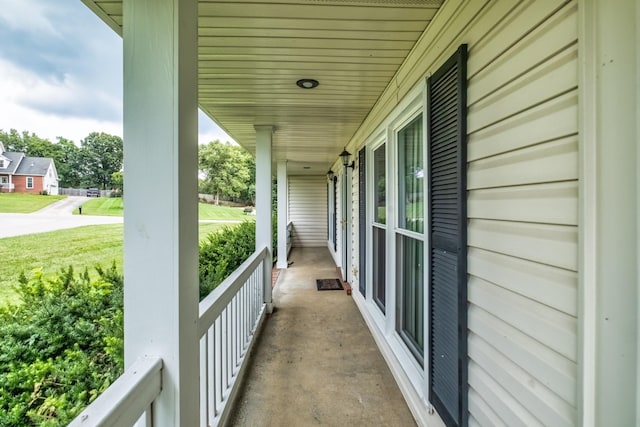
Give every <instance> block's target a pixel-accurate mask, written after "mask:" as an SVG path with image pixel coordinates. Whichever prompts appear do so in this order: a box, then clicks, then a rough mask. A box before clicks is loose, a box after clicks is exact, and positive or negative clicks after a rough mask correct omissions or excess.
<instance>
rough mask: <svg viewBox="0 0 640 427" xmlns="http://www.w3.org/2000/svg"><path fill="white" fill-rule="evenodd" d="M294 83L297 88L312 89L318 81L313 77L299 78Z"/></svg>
mask: <svg viewBox="0 0 640 427" xmlns="http://www.w3.org/2000/svg"><path fill="white" fill-rule="evenodd" d="M296 84H297V85H298V87H299V88H302V89H313V88H315V87H318V85H319V84H320V83H319V82H318V81H317V80H314V79H300V80H298V81H297V82H296Z"/></svg>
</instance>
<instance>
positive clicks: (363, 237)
mask: <svg viewBox="0 0 640 427" xmlns="http://www.w3.org/2000/svg"><path fill="white" fill-rule="evenodd" d="M365 155H366V148H363V149H362V150H360V152H359V153H358V190H359V194H358V214H359V218H358V228H359V232H358V234H359V240H360V248H359V249H358V254H359V256H360V267H359V268H360V275H359V276H358V277H359V280H358V284H359V288H360V294H361V295H362V296H363V297H366V296H367V295H366V293H367V284H366V279H367V276H366V272H367V170H366V164H367V163H366V161H365Z"/></svg>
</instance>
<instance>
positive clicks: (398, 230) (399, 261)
mask: <svg viewBox="0 0 640 427" xmlns="http://www.w3.org/2000/svg"><path fill="white" fill-rule="evenodd" d="M411 106H412V107H413V108H408V109H407V110H405V112H404V114H402V115H399V117H398V120H397V121H396V123H395V126H393V127H392V135H393V147H392V150H393V152H394V157H393V164H394V168H393V169H394V173H395V175H396V176H395V179H396V180H398V179H399V172H400V155H399V150H400V145H399V141H400V138H399V135H400V132H402V131H403V130H404V129H406V128H407V126H409V125H411V124H413V123H414V122H415V123H419V125H420V126H421V139H422V141H421V144H422V157H421V159H420V161H421V164H422V168H423V170H424V168H425V147H426V141H425V129H424V118H425V108H424V103H423V102H422V98H421V97H418V98H416V101H415V102H414V103H412V105H411ZM423 179H424V178H423ZM395 189H396V193H395V194H394V195H393V197H394V207H393V209H394V224H393V236H388V237H387V239H392V240H393V241H394V246H395V254H396V256H395V257H394V260H393V263H394V270H395V290H394V291H395V324H394V329H395V331H396V333H397V334H398V336H399V338H400V340H401V341H402V343H403V344H404V346H405V348H406V350H407V351H408V352H409V353H410V354H411V355H412V356H413V359H414V361H415V362H416V363H417V364H418V365H419V367H420V368H421V369H424V367H425V345H426V343H427V335H426V332H427V329H426V327H425V326H424V323H425V321H424V319H425V318H426V316H427V315H428V313H427V304H426V301H425V300H426V294H427V290H426V289H425V283H426V282H425V274H426V271H425V257H424V254H425V247H426V246H427V243H428V242H427V237H426V234H425V232H424V227H423V232H422V233H420V232H416V231H413V230H409V229H406V228H404V226H401V225H400V223H401V219H400V214H401V213H402V208H401V207H400V206H399V204H400V203H399V200H400V198H401V197H402V196H401V186H400V185H399V183H398V182H397V181H396V184H395ZM422 200H423V203H425V202H426V185H424V184H423V186H422ZM425 211H426V210H425V209H424V207H423V210H422V220H423V224H424V223H425V220H426V218H425ZM405 238H410V239H414V240H416V241H418V242H420V243H421V244H422V255H423V257H422V265H421V271H422V275H421V276H420V279H421V281H422V293H421V295H422V300H421V301H419V302H420V304H421V306H422V319H423V322H422V325H423V326H422V348H420V347H419V343H418V342H417V340H416V339H415V338H414V337H412V336H411V335H410V334H409V333H408V332H407V331H406V330H405V325H404V323H403V322H404V314H405V312H406V310H407V309H408V308H407V307H405V300H404V295H405V289H406V288H405V286H406V285H405V283H403V280H404V277H403V274H404V271H405V270H404V267H405V266H404V261H403V257H404V254H403V253H402V247H401V240H402V239H405Z"/></svg>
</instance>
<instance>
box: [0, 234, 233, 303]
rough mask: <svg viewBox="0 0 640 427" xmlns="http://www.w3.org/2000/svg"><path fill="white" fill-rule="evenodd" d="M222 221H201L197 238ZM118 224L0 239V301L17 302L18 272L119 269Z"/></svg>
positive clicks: (119, 243)
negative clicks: (15, 286) (99, 268)
mask: <svg viewBox="0 0 640 427" xmlns="http://www.w3.org/2000/svg"><path fill="white" fill-rule="evenodd" d="M224 225H226V224H224V223H202V224H200V227H199V233H200V240H202V239H204V238H205V237H206V236H207V234H209V233H211V232H213V231H215V230H217V229H218V228H220V227H223V226H224ZM122 241H123V226H122V224H109V225H91V226H85V227H78V228H72V229H68V230H58V231H52V232H48V233H39V234H30V235H25V236H17V237H7V238H4V239H0V259H1V260H2V262H0V304H4V303H5V302H18V301H17V297H16V294H15V291H14V290H13V288H12V285H15V284H17V283H18V277H19V275H20V272H22V271H24V273H25V274H26V275H27V277H29V276H30V275H31V274H32V273H33V272H34V271H38V270H40V271H42V272H43V273H44V275H45V277H47V276H52V275H54V274H55V273H57V272H58V271H60V269H61V268H66V267H68V266H69V265H72V266H73V269H74V271H76V272H81V271H84V269H85V268H86V269H88V270H89V272H90V273H91V274H96V273H95V269H94V268H93V267H94V266H95V265H97V264H101V265H103V266H105V267H108V266H110V265H111V264H112V263H113V262H114V261H115V263H116V265H117V266H118V268H119V269H122Z"/></svg>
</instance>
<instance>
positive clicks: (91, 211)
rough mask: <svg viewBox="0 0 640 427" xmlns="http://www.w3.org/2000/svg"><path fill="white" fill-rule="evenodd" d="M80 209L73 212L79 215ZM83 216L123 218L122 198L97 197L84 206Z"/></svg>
mask: <svg viewBox="0 0 640 427" xmlns="http://www.w3.org/2000/svg"><path fill="white" fill-rule="evenodd" d="M78 213H79V212H78V209H76V210H74V211H73V214H74V215H77V214H78ZM82 215H100V216H122V197H96V198H95V199H91V200H88V201H86V202H84V203H83V204H82Z"/></svg>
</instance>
